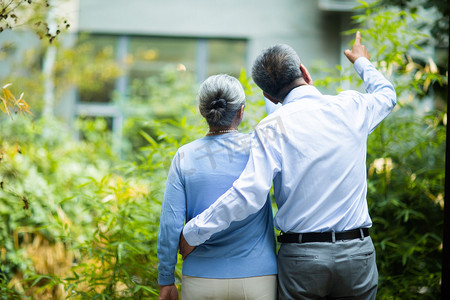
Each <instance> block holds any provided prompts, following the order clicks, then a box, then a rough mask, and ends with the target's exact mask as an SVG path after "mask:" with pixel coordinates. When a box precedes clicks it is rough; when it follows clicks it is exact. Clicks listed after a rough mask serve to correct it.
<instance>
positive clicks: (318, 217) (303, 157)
mask: <svg viewBox="0 0 450 300" xmlns="http://www.w3.org/2000/svg"><path fill="white" fill-rule="evenodd" d="M354 67H355V70H356V71H357V73H358V74H359V75H360V76H361V78H362V79H363V81H364V84H365V88H366V91H367V94H362V93H359V92H356V91H344V92H342V93H340V94H338V95H336V96H330V95H323V94H321V93H320V92H319V91H318V90H317V89H316V88H315V87H314V86H311V85H304V86H300V87H297V88H295V89H294V90H292V91H291V92H290V93H289V94H288V95H287V97H286V99H285V100H284V102H283V106H282V107H281V108H279V109H278V110H276V111H274V112H273V113H272V114H270V115H269V116H267V117H266V118H264V119H263V120H262V121H261V122H260V123H259V124H258V126H257V127H256V129H255V134H254V136H253V139H252V148H251V153H250V158H249V161H248V164H247V166H246V167H245V170H244V171H243V172H242V175H241V176H240V177H239V179H238V180H236V181H235V182H234V184H233V187H232V188H230V189H229V190H228V191H227V192H226V193H225V194H224V195H222V196H221V197H220V198H219V199H218V200H217V201H216V202H215V203H214V204H213V205H212V206H211V207H209V208H208V209H206V210H205V211H204V212H203V213H201V214H200V215H198V216H197V217H195V218H193V219H192V220H191V221H189V223H187V224H186V226H185V228H184V230H183V234H184V236H185V238H186V241H187V242H188V243H189V244H190V245H200V244H202V243H203V242H205V241H206V240H208V239H209V238H210V237H211V235H212V234H214V233H217V232H220V231H221V230H223V229H225V228H227V227H228V226H229V225H230V222H232V221H237V220H241V219H243V218H245V217H246V216H248V215H250V214H253V213H255V212H257V211H258V210H259V209H260V208H261V207H262V206H263V205H264V199H265V197H266V196H267V194H268V192H269V190H270V188H271V186H272V182H273V185H274V191H275V199H276V202H277V206H278V212H277V214H276V216H275V226H276V227H277V228H278V229H279V230H280V231H282V232H297V233H304V232H324V231H345V230H351V229H355V228H360V227H371V225H372V221H371V219H370V216H369V213H368V207H367V201H366V194H367V183H366V149H367V146H366V144H367V136H368V135H369V134H370V133H371V132H372V131H373V130H374V129H375V128H376V127H377V125H378V124H379V123H380V122H381V121H382V120H383V119H384V118H385V117H386V116H387V115H388V114H389V113H390V112H391V111H392V109H393V108H394V106H395V104H396V94H395V90H394V87H393V86H392V84H391V83H390V82H389V81H388V80H387V79H385V78H384V77H383V75H382V74H381V73H380V72H378V71H377V70H376V69H375V67H374V66H373V65H372V64H371V63H370V62H369V61H368V60H367V59H366V58H359V59H357V60H356V62H355V64H354Z"/></svg>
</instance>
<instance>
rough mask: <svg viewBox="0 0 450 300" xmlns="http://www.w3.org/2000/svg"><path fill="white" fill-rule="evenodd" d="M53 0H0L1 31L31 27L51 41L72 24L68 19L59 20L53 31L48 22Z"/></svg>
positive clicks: (40, 35) (41, 36)
mask: <svg viewBox="0 0 450 300" xmlns="http://www.w3.org/2000/svg"><path fill="white" fill-rule="evenodd" d="M53 7H54V4H53V3H52V1H51V0H0V33H1V32H2V31H4V30H8V29H14V28H18V27H22V28H23V27H28V28H31V29H32V30H33V31H34V32H36V34H37V35H38V36H39V37H40V38H41V39H43V38H44V37H45V38H46V39H48V41H49V42H50V43H51V42H52V41H53V40H54V39H55V38H56V37H57V36H58V35H59V34H60V33H61V32H62V31H64V30H67V29H68V28H69V27H70V24H69V23H68V22H67V20H59V24H58V25H56V27H57V29H56V30H55V31H54V32H53V30H52V28H51V26H49V24H48V23H47V22H48V14H49V11H50V10H51V9H53Z"/></svg>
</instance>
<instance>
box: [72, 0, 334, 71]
mask: <svg viewBox="0 0 450 300" xmlns="http://www.w3.org/2000/svg"><path fill="white" fill-rule="evenodd" d="M79 4H80V9H79V20H78V22H77V25H78V30H80V31H88V32H101V33H111V34H143V35H161V36H189V37H225V38H226V37H228V38H245V39H248V42H249V44H248V46H249V49H248V65H247V66H246V67H247V68H249V67H250V66H251V63H252V61H253V60H254V58H255V57H256V56H257V55H258V53H259V52H260V51H261V50H262V49H263V48H265V47H267V46H269V45H271V44H274V43H286V44H289V45H291V46H292V47H294V49H295V50H296V51H297V52H298V53H299V56H300V58H301V59H302V60H303V62H304V63H305V64H306V65H308V64H309V63H312V61H313V60H315V59H322V60H325V61H327V62H329V64H330V66H334V65H336V64H338V63H339V62H340V50H341V49H340V35H339V32H340V24H341V22H340V18H339V15H338V14H337V13H327V12H324V11H321V10H320V9H319V7H318V2H317V1H316V0H279V1H274V0H227V1H220V0H79Z"/></svg>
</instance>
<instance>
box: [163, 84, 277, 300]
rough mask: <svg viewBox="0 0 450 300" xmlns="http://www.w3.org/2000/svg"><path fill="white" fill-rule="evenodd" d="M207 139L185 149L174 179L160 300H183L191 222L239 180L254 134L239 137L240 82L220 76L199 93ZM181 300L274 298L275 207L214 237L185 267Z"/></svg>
mask: <svg viewBox="0 0 450 300" xmlns="http://www.w3.org/2000/svg"><path fill="white" fill-rule="evenodd" d="M198 98H199V102H200V103H199V108H200V113H201V115H202V116H203V117H204V118H205V119H206V121H207V123H208V125H209V131H208V133H207V134H206V136H205V137H203V138H201V139H198V140H195V141H193V142H191V143H189V144H187V145H184V146H182V147H181V148H180V149H178V151H177V153H176V154H175V157H174V159H173V161H172V165H171V167H170V170H169V175H168V178H167V184H166V190H165V193H164V200H163V204H162V209H161V221H160V227H159V237H158V259H159V266H158V271H159V278H158V281H159V284H160V296H159V299H178V292H177V289H176V287H175V284H174V281H175V276H174V271H175V265H176V262H177V250H178V243H179V238H180V234H181V231H182V229H183V226H184V222H185V221H186V222H187V221H189V220H190V219H191V218H193V217H195V216H196V215H198V214H200V213H201V212H202V211H203V210H205V209H206V208H208V207H209V206H210V205H211V204H212V203H213V202H214V201H215V200H216V199H217V198H219V196H220V195H222V194H223V193H224V192H225V191H227V190H228V188H230V187H231V186H232V184H233V182H234V181H235V180H236V179H237V178H238V177H239V175H240V174H241V172H242V170H243V169H244V167H245V165H246V164H247V160H248V157H249V151H250V144H249V142H250V135H247V134H242V133H239V132H238V126H239V124H240V123H241V121H242V118H243V115H244V106H245V94H244V90H243V88H242V86H241V84H240V83H239V81H238V80H237V79H236V78H234V77H231V76H228V75H215V76H211V77H209V78H208V79H206V80H205V81H204V82H203V84H202V85H201V86H200V91H199V95H198ZM182 273H183V278H182V288H181V298H182V299H183V300H189V299H195V300H199V299H275V298H276V273H277V267H276V256H275V239H274V230H273V219H272V210H271V204H270V201H269V200H267V201H266V204H265V207H264V208H263V209H262V210H260V211H259V212H257V213H255V214H253V215H251V216H250V217H248V218H247V219H245V220H242V221H239V222H234V223H232V224H231V226H230V227H229V228H228V229H227V230H224V231H222V232H220V233H218V234H215V235H213V236H212V237H211V238H210V239H209V240H208V241H207V242H206V243H204V244H202V245H200V246H198V247H197V248H196V249H195V250H194V251H193V252H192V253H191V254H190V255H189V256H188V257H186V259H185V260H184V261H183V272H182Z"/></svg>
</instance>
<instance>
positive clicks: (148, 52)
mask: <svg viewBox="0 0 450 300" xmlns="http://www.w3.org/2000/svg"><path fill="white" fill-rule="evenodd" d="M78 47H80V49H81V50H82V52H81V53H82V54H81V55H83V57H85V58H83V59H82V60H83V63H82V66H81V68H83V71H82V74H83V75H82V76H83V78H86V79H85V80H83V81H82V82H81V83H80V84H79V86H78V95H79V97H78V99H79V101H80V102H83V103H86V102H103V103H106V102H111V100H112V98H113V95H114V91H115V90H118V92H119V93H120V94H122V95H127V96H129V97H133V98H135V97H136V98H141V99H143V100H145V99H148V97H149V95H151V91H150V89H151V86H152V85H151V84H149V82H151V81H149V80H151V78H152V77H154V76H157V75H160V74H162V73H164V72H165V71H166V70H168V69H169V70H178V71H180V70H181V71H184V72H187V73H188V74H189V75H192V76H194V77H196V78H197V80H198V81H203V80H204V79H205V78H204V77H205V76H209V75H213V74H218V73H227V74H230V75H233V76H236V77H238V76H239V74H240V70H241V69H242V68H244V67H245V61H246V50H247V49H246V48H247V44H246V41H245V40H236V39H199V38H174V37H148V36H114V35H101V34H93V35H87V36H81V37H80V38H79V42H78ZM81 55H80V57H81ZM113 64H114V66H113ZM114 68H120V70H121V72H120V78H119V74H117V72H115V71H114Z"/></svg>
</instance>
